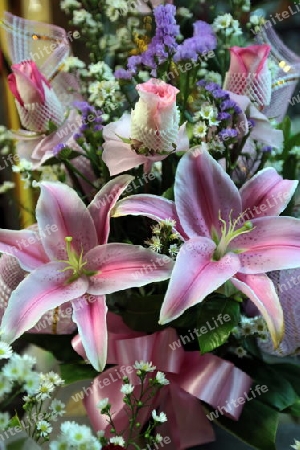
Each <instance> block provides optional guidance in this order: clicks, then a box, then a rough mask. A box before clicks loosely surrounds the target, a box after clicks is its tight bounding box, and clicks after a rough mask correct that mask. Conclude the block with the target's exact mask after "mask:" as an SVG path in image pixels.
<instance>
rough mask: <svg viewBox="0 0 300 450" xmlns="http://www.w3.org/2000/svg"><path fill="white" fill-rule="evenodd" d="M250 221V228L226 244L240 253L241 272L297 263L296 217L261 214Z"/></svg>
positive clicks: (299, 236)
mask: <svg viewBox="0 0 300 450" xmlns="http://www.w3.org/2000/svg"><path fill="white" fill-rule="evenodd" d="M251 223H252V224H253V230H252V231H250V232H249V233H245V234H240V235H239V236H237V237H236V238H235V239H233V240H232V241H231V243H230V244H229V246H228V249H230V250H231V251H233V252H237V253H238V255H239V258H240V261H241V265H242V266H241V269H240V272H241V273H244V274H256V273H265V272H271V271H272V270H284V269H294V268H296V267H299V266H300V226H299V219H295V218H293V217H282V216H281V217H262V218H261V219H254V220H252V221H251Z"/></svg>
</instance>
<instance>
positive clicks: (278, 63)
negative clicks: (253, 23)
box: [256, 27, 300, 122]
mask: <svg viewBox="0 0 300 450" xmlns="http://www.w3.org/2000/svg"><path fill="white" fill-rule="evenodd" d="M256 40H257V42H258V43H259V44H268V45H269V46H270V47H271V51H270V54H269V60H270V61H271V62H272V63H273V64H274V66H275V67H276V69H277V70H275V71H274V73H273V74H272V96H271V103H270V105H269V106H267V107H266V108H265V109H264V110H263V113H264V114H265V115H266V116H267V117H269V118H274V119H276V120H277V121H278V122H281V121H282V120H283V118H284V116H285V114H286V111H287V108H288V106H289V101H290V99H291V97H292V95H293V93H294V90H295V87H296V85H297V83H298V81H299V78H300V57H299V56H298V55H296V54H295V53H293V52H292V51H291V50H290V49H288V48H287V47H286V46H285V45H284V44H283V42H282V41H281V39H280V38H279V37H278V36H277V34H276V32H275V31H274V29H273V28H272V27H269V28H266V27H262V29H261V31H260V32H259V33H258V34H257V36H256Z"/></svg>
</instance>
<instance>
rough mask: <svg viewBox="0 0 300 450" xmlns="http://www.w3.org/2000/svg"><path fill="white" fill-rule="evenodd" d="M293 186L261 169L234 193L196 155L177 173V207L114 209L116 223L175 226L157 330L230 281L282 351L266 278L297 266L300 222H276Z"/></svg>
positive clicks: (121, 205)
mask: <svg viewBox="0 0 300 450" xmlns="http://www.w3.org/2000/svg"><path fill="white" fill-rule="evenodd" d="M296 186H297V181H289V180H282V178H281V177H280V176H279V175H278V174H277V172H276V171H275V170H274V169H265V170H263V171H262V172H260V173H259V174H258V175H256V177H254V178H253V179H251V180H250V181H249V182H248V183H246V184H245V185H244V186H243V188H242V189H241V191H240V192H239V191H238V189H237V188H236V186H235V185H234V183H233V181H232V180H231V179H230V177H229V176H228V175H227V174H226V172H225V171H224V170H223V169H222V168H221V167H220V165H219V164H218V163H217V162H216V161H215V160H214V159H213V158H212V157H211V156H210V155H209V153H208V152H207V151H205V150H202V149H201V148H196V149H194V151H192V152H189V153H188V154H186V155H185V156H183V157H182V159H181V161H180V163H179V165H178V168H177V173H176V180H175V203H174V202H172V201H169V200H166V199H163V198H161V197H156V196H153V195H135V196H131V197H127V198H125V199H124V200H121V201H120V202H118V203H117V205H116V207H115V209H114V212H113V216H114V217H117V216H121V215H127V214H133V215H145V216H148V217H150V218H152V219H154V220H158V221H160V220H165V219H172V220H175V221H176V226H175V228H176V229H177V231H178V232H179V233H180V234H181V236H183V238H184V241H185V242H184V244H183V245H182V247H181V249H180V251H179V253H178V256H177V259H176V263H175V267H174V269H173V272H172V277H171V280H170V283H169V287H168V290H167V293H166V296H165V299H164V303H163V305H162V309H161V313H160V323H161V324H165V323H168V322H171V321H172V320H174V319H176V318H177V317H179V316H180V315H181V314H182V313H183V312H184V311H185V310H186V309H188V308H190V307H191V306H194V305H196V304H197V303H200V302H202V301H203V300H204V299H205V298H206V297H207V295H209V294H210V293H212V292H213V291H215V290H216V289H218V288H219V287H220V286H221V285H222V284H224V283H225V282H226V281H228V280H230V281H231V283H232V284H233V285H234V286H235V287H236V288H237V289H238V290H240V291H242V292H243V293H244V294H245V295H246V296H247V297H249V299H250V300H251V301H252V302H253V303H254V304H255V305H256V306H257V308H258V309H259V311H260V312H261V314H262V315H263V317H264V319H265V320H266V323H267V325H268V328H269V330H270V333H271V336H272V340H273V343H274V345H275V346H278V345H279V342H280V340H281V339H282V335H283V332H284V326H283V313H282V308H281V305H280V302H279V299H278V296H277V294H276V291H275V288H274V285H273V283H272V281H271V280H270V279H269V278H268V276H267V275H266V274H265V273H266V272H269V271H272V270H278V269H279V270H280V269H289V268H294V267H298V266H300V221H299V219H295V218H291V217H274V215H278V214H279V213H280V212H281V211H282V210H283V209H284V207H285V206H286V204H287V203H288V201H289V200H290V198H291V196H292V194H293V192H294V191H295V188H296ZM275 198H276V201H275ZM254 207H256V210H255V208H254ZM247 214H248V215H247ZM268 214H272V216H267V215H268ZM182 229H183V230H184V233H185V235H186V237H184V234H183V233H182V231H181V230H182Z"/></svg>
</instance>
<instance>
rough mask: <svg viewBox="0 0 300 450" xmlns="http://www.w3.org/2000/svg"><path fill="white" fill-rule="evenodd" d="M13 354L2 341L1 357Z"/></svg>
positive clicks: (0, 346) (4, 357) (0, 345)
mask: <svg viewBox="0 0 300 450" xmlns="http://www.w3.org/2000/svg"><path fill="white" fill-rule="evenodd" d="M13 184H14V183H13ZM0 189H1V187H0ZM0 192H1V191H0ZM12 354H13V351H12V348H11V346H10V345H9V344H7V343H6V342H1V341H0V359H8V358H10V357H11V356H12Z"/></svg>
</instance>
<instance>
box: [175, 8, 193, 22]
mask: <svg viewBox="0 0 300 450" xmlns="http://www.w3.org/2000/svg"><path fill="white" fill-rule="evenodd" d="M176 15H177V16H179V17H184V18H186V19H190V18H191V17H193V13H192V12H191V11H190V10H189V8H185V7H183V6H182V7H181V8H177V10H176Z"/></svg>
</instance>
